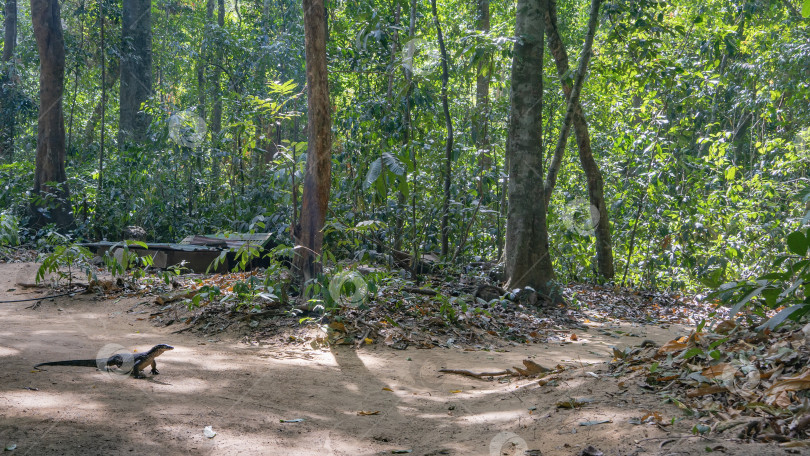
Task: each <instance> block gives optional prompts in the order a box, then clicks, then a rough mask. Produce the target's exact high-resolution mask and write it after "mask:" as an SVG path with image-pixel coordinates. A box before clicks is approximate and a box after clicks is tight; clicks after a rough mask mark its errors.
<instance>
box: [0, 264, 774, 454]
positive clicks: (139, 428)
mask: <svg viewBox="0 0 810 456" xmlns="http://www.w3.org/2000/svg"><path fill="white" fill-rule="evenodd" d="M35 268H36V266H35V265H33V264H0V301H6V300H15V299H25V298H30V297H38V296H42V295H44V294H45V293H46V292H47V291H48V290H45V289H30V288H25V287H21V286H20V285H19V284H20V283H23V284H25V283H32V282H33V278H34V275H35V271H36V269H35ZM142 302H151V299H150V298H148V297H146V298H125V299H117V300H107V301H102V300H95V299H94V298H92V297H91V296H88V295H83V296H76V297H62V298H55V299H50V300H44V301H42V302H41V304H40V305H39V306H38V307H36V308H35V309H29V308H27V307H28V306H31V304H32V302H20V303H0V362H2V369H0V445H3V446H4V447H5V446H6V445H10V444H13V445H16V449H15V450H13V452H12V453H9V454H22V455H95V454H105V455H122V454H127V455H131V454H151V455H173V454H194V455H198V454H202V455H259V454H267V455H276V454H278V455H372V454H392V452H396V451H397V450H410V454H414V455H443V454H450V455H490V456H494V455H512V454H515V455H517V454H524V451H525V450H539V451H540V452H539V453H531V452H530V453H528V454H543V455H546V456H548V455H577V454H580V452H581V451H582V449H583V448H585V447H587V446H588V445H593V446H594V447H596V448H597V449H599V450H601V451H602V452H604V454H606V455H676V454H703V453H706V451H707V449H715V450H721V451H723V452H725V453H726V454H741V455H745V454H757V455H769V454H786V451H785V450H783V449H780V448H778V447H776V446H770V445H762V444H757V445H752V444H740V443H738V442H734V441H731V440H723V439H722V438H711V439H704V438H700V437H695V436H692V434H691V433H690V429H691V428H692V427H693V426H694V424H695V423H696V421H695V420H694V419H691V418H689V419H687V418H685V417H684V414H683V413H682V412H681V411H679V410H678V409H677V408H676V407H675V406H673V405H671V404H666V403H664V401H663V400H662V398H661V397H660V396H658V395H656V394H655V393H649V392H644V391H643V390H642V389H641V388H639V387H638V386H637V385H632V386H630V387H629V388H624V389H622V388H619V386H618V382H617V380H616V379H614V378H612V377H610V376H609V374H608V371H607V368H606V365H605V364H602V363H603V362H604V361H607V360H609V358H610V356H611V355H610V353H611V350H610V346H612V345H617V346H628V345H637V344H639V343H640V341H641V340H642V339H644V338H648V339H653V340H655V341H656V342H658V343H663V342H666V341H667V340H670V339H672V338H673V337H675V336H676V335H680V334H683V333H685V329H684V328H676V327H671V328H668V329H662V328H658V327H634V328H629V329H630V330H631V331H632V332H634V333H636V334H638V335H640V336H641V337H640V338H636V337H626V338H622V339H613V338H610V337H607V336H603V335H600V334H598V333H597V332H596V331H593V330H592V331H588V332H587V333H581V334H579V340H578V341H577V342H576V343H570V344H565V345H560V344H554V345H551V344H535V345H529V346H516V347H512V348H511V349H510V350H509V351H507V352H487V351H464V350H461V349H433V350H417V349H408V350H404V351H397V350H392V349H389V348H387V347H385V346H383V345H382V344H373V345H369V346H365V347H362V348H360V349H359V350H354V349H352V348H348V347H336V348H333V349H325V350H313V349H311V348H308V347H306V348H304V347H303V346H301V345H297V346H286V347H285V346H251V345H246V344H243V343H240V342H239V341H238V339H237V338H236V337H232V338H231V339H230V340H229V338H228V337H227V336H223V337H220V338H219V339H217V340H213V339H212V340H206V339H201V338H200V337H198V336H195V335H192V334H171V331H172V330H175V329H176V328H173V327H169V328H156V327H153V326H152V325H151V324H150V323H149V321H148V318H147V317H148V314H149V311H150V310H151V309H153V307H150V305H140V306H137V304H138V303H142ZM133 307H134V310H133V311H131V312H130V309H133ZM157 343H167V344H171V345H173V346H175V347H176V349H175V350H174V351H170V352H167V353H165V354H164V355H162V356H161V357H160V358H158V368H159V370H160V372H161V374H160V375H158V376H150V377H149V378H147V379H143V380H138V379H133V378H130V377H127V376H122V375H118V374H115V373H110V372H103V371H99V370H96V369H93V368H89V367H61V366H60V367H48V368H46V369H47V370H44V371H40V372H37V371H34V370H33V369H32V366H33V365H34V364H36V363H40V362H45V361H56V360H64V359H76V358H95V357H96V354H97V353H99V351H100V350H103V349H107V350H109V349H110V348H111V347H112V348H121V347H123V348H124V349H126V350H129V351H132V350H139V351H144V350H147V349H149V348H150V347H151V346H152V345H154V344H157ZM526 358H531V359H533V360H534V361H536V362H538V363H540V364H541V365H544V366H547V367H553V366H554V365H556V364H559V363H563V364H566V365H572V366H579V368H577V369H572V370H570V371H568V372H566V373H565V374H563V376H562V378H561V380H560V381H559V382H552V383H549V384H547V385H544V386H541V385H539V384H538V382H537V380H511V381H508V382H499V381H497V380H477V379H474V378H469V377H462V376H458V375H452V374H440V373H438V372H437V370H438V369H440V368H442V367H447V368H454V369H469V370H474V371H484V370H500V369H503V368H507V367H511V366H521V363H520V362H521V360H523V359H526ZM570 398H577V399H579V400H581V401H582V402H584V403H585V406H584V407H581V408H578V409H574V410H569V409H563V408H558V407H557V405H556V404H557V403H558V402H560V401H566V400H569V399H570ZM361 411H362V412H379V413H378V414H375V415H369V416H362V415H359V414H358V412H361ZM645 411H656V412H659V413H660V414H661V415H662V416H663V418H664V422H665V423H667V424H669V423H670V422H671V421H672V420H673V419H675V423H674V424H672V425H669V426H664V427H659V426H655V425H651V424H648V425H633V424H631V423H630V422H629V420H630V419H631V418H633V417H641V416H642V415H643V414H644V413H645ZM297 419H302V420H303V421H299V422H289V423H283V422H281V420H297ZM598 420H610V422H608V423H604V424H597V425H592V426H581V425H580V423H581V422H588V421H598ZM206 426H211V427H212V429H213V431H214V432H216V433H217V434H216V436H215V437H213V438H207V437H206V436H205V435H204V428H205V427H206Z"/></svg>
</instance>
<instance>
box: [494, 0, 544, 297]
mask: <svg viewBox="0 0 810 456" xmlns="http://www.w3.org/2000/svg"><path fill="white" fill-rule="evenodd" d="M547 1H548V0H518V4H517V20H516V25H515V34H516V38H517V40H516V41H515V46H514V52H513V54H512V92H511V96H510V99H511V100H510V101H511V106H512V109H511V112H510V114H509V133H508V137H507V143H506V155H507V160H508V163H509V209H508V212H507V222H506V247H505V253H506V268H505V272H506V276H507V277H508V278H509V287H511V288H522V287H526V286H530V287H532V288H534V289H535V290H538V291H540V292H542V293H546V294H548V293H549V291H550V288H551V287H550V282H551V280H552V279H553V278H554V269H553V267H552V264H551V257H550V256H549V247H548V228H547V226H546V205H545V199H544V198H543V192H544V188H543V177H544V176H543V134H542V129H543V122H542V120H543V29H544V26H545V21H544V16H545V13H546V9H547V8H548V3H547Z"/></svg>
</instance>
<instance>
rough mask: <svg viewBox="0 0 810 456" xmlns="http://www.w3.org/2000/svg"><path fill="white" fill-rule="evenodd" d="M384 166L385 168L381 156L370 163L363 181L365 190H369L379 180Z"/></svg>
mask: <svg viewBox="0 0 810 456" xmlns="http://www.w3.org/2000/svg"><path fill="white" fill-rule="evenodd" d="M382 168H383V167H382V160H380V159H379V158H378V159H376V160H374V161H373V162H371V164H370V165H368V173H366V180H365V181H363V190H368V188H369V187H371V186H372V185H373V184H374V182H376V181H377V179H378V178H379V177H380V174H382Z"/></svg>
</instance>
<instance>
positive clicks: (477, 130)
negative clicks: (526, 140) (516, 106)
mask: <svg viewBox="0 0 810 456" xmlns="http://www.w3.org/2000/svg"><path fill="white" fill-rule="evenodd" d="M477 3H478V11H477V16H476V18H475V25H476V29H478V31H480V32H483V33H489V23H490V18H489V0H477ZM491 73H492V59H491V57H490V55H489V53H487V54H485V55H483V56H482V57H481V60H479V62H478V68H477V70H476V77H475V114H473V124H472V128H473V129H472V132H473V140H474V141H475V148H476V149H477V151H478V165H479V167H480V171H481V176H480V178H479V180H478V196H479V197H480V198H483V197H484V195H483V190H484V185H483V184H484V174H485V173H486V172H487V171H488V170H489V169H490V168H491V167H492V155H490V144H489V82H490V79H491V77H492V76H491Z"/></svg>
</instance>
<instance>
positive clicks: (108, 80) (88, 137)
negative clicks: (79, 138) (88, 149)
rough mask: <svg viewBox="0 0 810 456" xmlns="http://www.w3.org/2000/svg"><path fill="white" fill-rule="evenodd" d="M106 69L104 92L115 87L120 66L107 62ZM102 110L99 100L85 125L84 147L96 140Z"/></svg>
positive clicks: (102, 106) (102, 105)
mask: <svg viewBox="0 0 810 456" xmlns="http://www.w3.org/2000/svg"><path fill="white" fill-rule="evenodd" d="M105 65H106V64H105ZM106 68H107V69H106V70H105V73H106V74H105V75H104V92H109V91H110V90H112V88H113V87H114V86H115V81H117V80H118V76H119V75H120V73H119V72H120V71H121V65H120V64H119V62H118V61H117V60H115V59H113V60H111V61H110V62H109V65H107V66H106ZM105 101H106V97H105ZM102 108H104V103H102V101H101V99H99V100H98V103H96V106H95V107H94V108H93V112H92V113H91V114H90V119H89V120H88V121H87V125H85V127H84V145H85V146H89V145H90V144H92V143H93V141H95V140H96V127H97V126H98V124H99V122H100V121H101V112H102V110H103V109H102Z"/></svg>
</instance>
